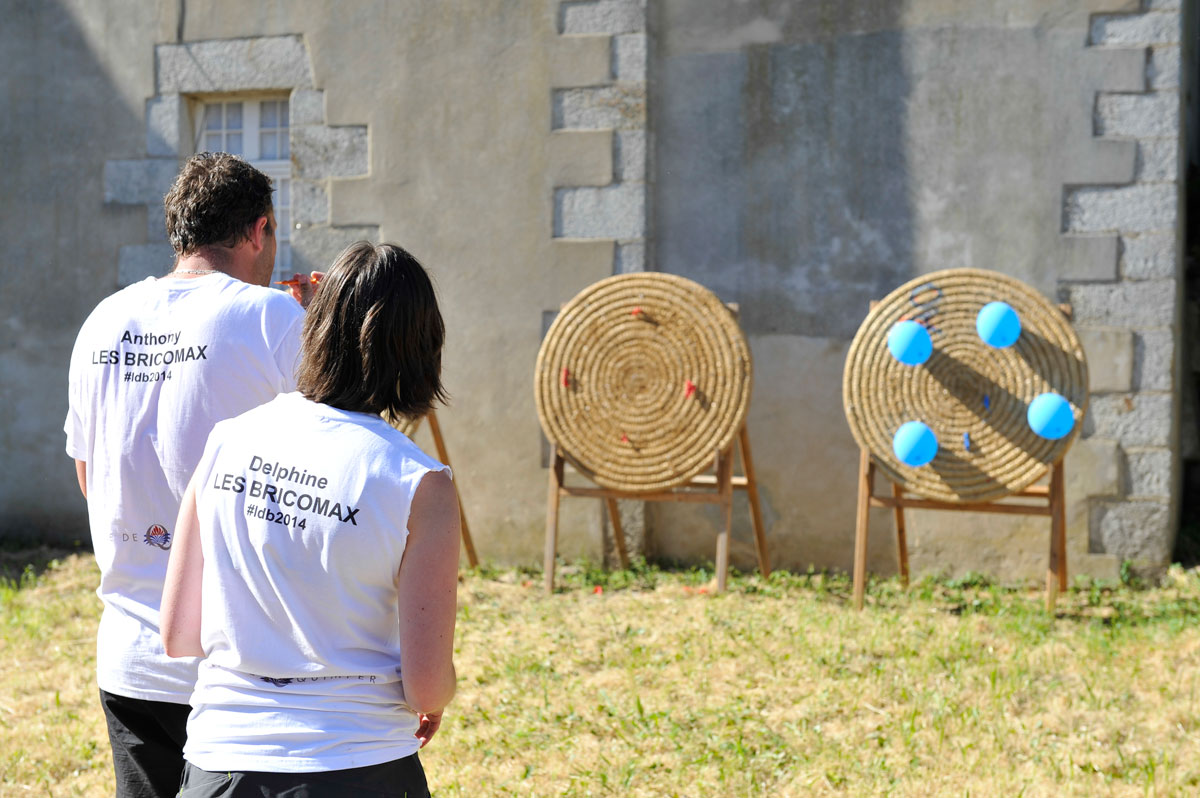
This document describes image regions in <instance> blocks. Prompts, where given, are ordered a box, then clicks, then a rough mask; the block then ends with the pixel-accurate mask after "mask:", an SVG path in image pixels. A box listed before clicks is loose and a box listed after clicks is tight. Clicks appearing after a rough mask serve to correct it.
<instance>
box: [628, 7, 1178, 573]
mask: <svg viewBox="0 0 1200 798" xmlns="http://www.w3.org/2000/svg"><path fill="white" fill-rule="evenodd" d="M1150 5H1151V6H1152V7H1153V8H1151V9H1149V11H1148V12H1147V13H1144V14H1141V13H1139V14H1126V13H1123V12H1131V11H1139V8H1138V5H1137V3H1135V2H1122V1H1121V0H1110V1H1109V2H1104V0H1090V1H1089V2H1087V3H1079V2H1073V1H1072V0H1057V1H1056V2H1032V0H1030V2H1018V3H990V2H983V1H982V0H980V1H979V2H967V3H960V2H945V1H944V0H912V1H911V2H907V3H892V2H882V1H873V0H852V1H851V2H839V1H835V0H820V1H818V2H813V3H803V4H796V3H785V2H782V1H779V2H765V3H755V4H729V3H719V2H696V1H694V0H692V1H688V0H667V2H665V3H663V4H662V5H661V6H659V7H658V15H657V18H656V19H655V20H654V21H653V23H652V24H653V28H654V29H655V30H658V31H659V32H660V36H659V39H658V42H657V47H656V49H655V51H654V52H655V53H656V56H655V58H654V59H653V61H652V75H653V76H654V79H653V81H652V85H653V86H654V89H653V91H652V93H651V105H650V108H651V128H652V130H653V131H654V135H655V141H656V150H655V156H656V157H655V163H656V169H655V174H654V180H655V199H654V215H655V222H656V240H655V246H656V251H657V254H658V262H657V268H659V269H662V270H664V271H669V272H675V273H679V274H683V275H686V276H689V277H692V278H693V279H697V280H699V281H700V282H702V283H705V284H706V285H709V286H710V287H712V288H713V289H714V290H715V291H717V293H718V294H719V295H720V296H721V297H722V298H723V299H725V300H727V301H736V302H738V303H739V304H740V306H741V311H742V319H743V323H744V326H745V328H746V330H747V332H748V333H749V334H750V338H751V346H752V349H753V352H754V357H755V373H756V382H755V391H754V400H753V404H752V407H751V414H750V435H751V438H752V441H753V444H754V446H755V447H756V448H755V451H754V454H755V460H756V463H755V465H756V467H757V470H758V472H759V474H760V475H761V479H762V481H763V483H764V484H763V488H764V500H765V503H766V507H765V511H766V514H767V519H768V526H769V540H770V545H771V547H772V550H773V558H774V560H775V561H776V562H777V563H778V564H780V565H786V566H792V567H796V566H800V567H803V566H804V565H806V564H808V563H812V564H815V565H817V566H819V567H820V566H833V567H840V568H845V567H848V566H849V564H850V558H851V545H850V542H851V540H852V537H853V522H854V502H855V472H856V466H857V452H856V450H855V444H854V442H853V439H852V438H851V436H850V433H849V431H848V429H847V426H846V422H845V419H844V416H843V414H842V410H841V378H842V368H843V364H844V361H845V356H846V352H847V347H848V345H849V340H850V338H851V337H852V336H853V334H854V332H855V330H856V329H857V327H858V325H859V323H860V322H861V321H862V319H863V317H864V315H865V313H866V311H867V305H868V302H869V301H870V300H871V299H873V298H877V297H880V296H882V295H883V294H885V293H887V292H888V291H890V290H891V289H892V288H894V287H895V286H896V285H898V284H899V283H901V282H903V281H905V280H906V279H908V278H910V277H912V276H915V275H917V274H921V273H925V272H929V271H934V270H937V269H942V268H949V267H977V268H987V269H996V270H999V271H1002V272H1005V273H1008V274H1011V275H1013V276H1016V277H1018V278H1020V279H1023V280H1025V281H1027V282H1029V283H1031V284H1032V285H1033V286H1035V287H1036V288H1038V289H1039V290H1041V291H1042V292H1043V293H1044V294H1045V295H1046V296H1047V297H1049V298H1050V299H1052V300H1054V301H1060V300H1064V299H1065V300H1070V301H1073V302H1074V303H1075V304H1076V305H1077V318H1078V320H1079V327H1080V332H1081V336H1082V337H1083V338H1084V340H1085V346H1086V348H1087V350H1088V354H1089V357H1090V359H1091V370H1092V375H1093V385H1092V388H1093V391H1094V392H1095V395H1094V399H1093V407H1092V410H1091V412H1090V413H1089V416H1088V418H1087V420H1086V422H1085V439H1084V440H1082V441H1080V442H1079V443H1078V444H1077V445H1076V446H1075V447H1074V449H1073V450H1072V452H1071V453H1070V455H1069V457H1068V460H1067V469H1068V502H1069V509H1068V515H1069V518H1068V524H1069V536H1068V537H1069V539H1068V551H1069V555H1070V567H1071V570H1072V572H1073V573H1081V572H1082V573H1095V574H1098V575H1104V576H1112V575H1114V574H1115V573H1116V569H1117V567H1118V565H1119V561H1120V559H1122V558H1130V559H1134V560H1136V561H1139V562H1140V563H1142V564H1146V565H1151V566H1154V565H1159V564H1161V563H1163V562H1165V561H1166V560H1167V558H1168V557H1169V556H1170V546H1171V540H1170V537H1171V530H1172V529H1173V526H1172V524H1173V512H1174V510H1173V507H1172V505H1171V500H1170V497H1171V496H1172V495H1174V493H1173V491H1174V490H1175V489H1174V487H1173V486H1174V482H1175V473H1176V466H1175V464H1174V452H1173V449H1172V445H1173V444H1172V441H1173V438H1172V437H1171V433H1172V429H1173V427H1172V424H1173V417H1174V412H1175V411H1174V407H1175V403H1176V400H1175V396H1176V394H1175V393H1174V383H1173V382H1172V379H1173V378H1172V368H1173V362H1174V360H1173V341H1174V340H1176V339H1175V338H1174V336H1176V335H1178V323H1177V315H1176V313H1175V299H1174V297H1175V294H1176V283H1177V268H1178V267H1177V261H1178V253H1177V248H1176V244H1175V241H1174V238H1173V230H1174V228H1175V224H1176V202H1177V198H1176V194H1177V176H1176V166H1175V165H1176V160H1175V155H1176V153H1175V150H1176V148H1177V146H1178V127H1177V118H1178V114H1177V112H1176V111H1173V110H1172V109H1173V105H1174V106H1177V105H1178V96H1177V89H1176V87H1177V86H1178V69H1179V67H1178V64H1179V59H1178V46H1177V45H1178V41H1179V39H1178V35H1177V34H1178V22H1179V16H1180V12H1179V8H1178V5H1179V4H1178V2H1173V1H1172V0H1155V2H1152V3H1150ZM1119 12H1122V13H1119ZM1148 46H1150V47H1151V48H1152V49H1150V50H1149V51H1148V50H1147V47H1148ZM1093 112H1095V115H1093ZM1129 125H1133V127H1128V126H1129ZM1137 125H1140V127H1139V126H1137ZM1151 319H1153V321H1151ZM881 487H882V483H881ZM650 513H651V522H650V525H651V528H652V529H653V540H654V542H655V544H656V549H657V550H658V551H659V553H661V554H664V555H666V556H669V557H677V558H684V559H698V558H706V557H711V551H712V545H713V544H712V541H713V533H714V531H715V527H716V520H717V519H716V516H715V514H714V513H707V514H706V513H704V512H703V511H695V510H691V509H688V508H678V507H662V506H659V507H654V508H653V509H652V510H651V511H650ZM684 530H688V531H687V532H684ZM749 530H750V528H749V523H748V520H747V518H746V513H745V510H744V508H742V507H739V508H738V509H737V512H736V513H735V541H734V547H733V551H734V555H735V561H739V562H740V563H741V564H742V565H743V566H744V567H753V556H752V547H751V537H750V531H749ZM890 538H891V524H890V517H889V516H887V515H886V514H885V513H884V512H883V511H877V514H875V515H873V518H872V546H871V556H870V567H871V568H872V570H878V571H891V570H893V569H894V559H893V557H894V546H893V545H892V544H891V543H890V542H889V540H890ZM909 543H910V552H911V556H912V562H913V566H914V568H915V569H917V570H918V571H922V570H933V571H947V572H955V573H961V572H964V571H967V570H980V571H984V572H987V573H990V574H993V575H996V576H998V577H1001V578H1025V577H1032V576H1036V575H1040V574H1041V573H1042V572H1043V571H1044V568H1045V560H1046V551H1047V548H1048V529H1047V524H1046V522H1045V521H1044V520H1033V519H1030V520H1013V519H1011V518H1003V517H996V516H977V515H976V516H961V515H958V514H935V513H928V512H926V513H912V518H911V519H910V525H909Z"/></svg>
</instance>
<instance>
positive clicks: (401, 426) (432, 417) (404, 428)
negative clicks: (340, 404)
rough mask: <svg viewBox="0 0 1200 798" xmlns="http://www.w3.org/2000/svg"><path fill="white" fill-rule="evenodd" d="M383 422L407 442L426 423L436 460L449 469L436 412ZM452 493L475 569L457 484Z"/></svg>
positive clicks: (473, 550)
mask: <svg viewBox="0 0 1200 798" xmlns="http://www.w3.org/2000/svg"><path fill="white" fill-rule="evenodd" d="M384 420H385V421H387V422H388V423H389V424H391V425H392V426H393V427H395V428H396V429H398V430H400V431H401V432H403V433H404V435H405V437H407V438H408V439H409V440H412V438H413V436H414V435H416V434H417V430H418V429H420V428H421V422H422V421H428V422H429V434H430V436H431V437H432V438H433V446H434V448H435V449H436V450H437V456H438V460H439V461H441V463H442V464H443V465H445V466H446V467H448V468H449V467H450V454H449V453H448V452H447V451H446V441H445V439H444V438H443V437H442V426H441V424H439V423H438V417H437V411H434V410H430V411H429V412H428V413H426V414H425V415H424V416H422V417H421V418H417V419H413V420H409V419H403V418H401V419H397V418H390V417H389V416H388V415H386V414H385V415H384ZM454 493H455V495H456V496H457V497H458V520H459V525H460V526H461V527H462V543H463V550H464V551H465V552H466V554H467V564H468V565H470V566H471V567H472V568H475V567H478V565H479V558H478V557H477V556H475V543H474V542H473V541H472V540H471V529H470V527H468V526H467V513H466V510H464V509H463V503H462V494H461V493H460V492H459V490H458V485H457V484H455V486H454Z"/></svg>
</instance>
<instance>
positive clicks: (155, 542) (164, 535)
mask: <svg viewBox="0 0 1200 798" xmlns="http://www.w3.org/2000/svg"><path fill="white" fill-rule="evenodd" d="M146 543H147V544H148V545H151V546H156V547H158V548H160V549H162V550H163V551H166V550H167V549H169V548H171V533H170V532H168V531H167V528H166V527H165V526H163V525H162V524H151V525H150V528H149V529H147V530H146Z"/></svg>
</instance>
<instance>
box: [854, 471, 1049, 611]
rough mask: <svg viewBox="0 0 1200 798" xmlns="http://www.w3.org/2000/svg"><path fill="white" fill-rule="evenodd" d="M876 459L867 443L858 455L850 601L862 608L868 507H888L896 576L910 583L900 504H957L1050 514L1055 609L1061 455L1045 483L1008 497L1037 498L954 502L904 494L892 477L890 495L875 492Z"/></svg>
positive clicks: (962, 509)
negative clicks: (892, 521) (891, 516)
mask: <svg viewBox="0 0 1200 798" xmlns="http://www.w3.org/2000/svg"><path fill="white" fill-rule="evenodd" d="M875 471H876V468H875V461H874V460H872V459H871V454H870V452H868V451H867V450H866V449H861V450H860V452H859V459H858V513H857V518H856V522H855V529H854V606H855V608H856V609H860V610H861V609H862V608H863V596H864V594H865V593H866V581H867V520H868V518H867V516H868V510H869V509H870V508H871V507H890V508H892V511H893V512H894V513H895V518H896V556H897V558H898V560H899V562H898V566H899V570H900V579H901V581H902V583H903V584H904V586H905V587H908V540H907V537H906V533H905V525H904V509H905V508H910V509H914V510H918V509H919V510H958V511H959V512H972V513H1003V514H1006V515H1041V516H1049V517H1050V558H1049V562H1048V563H1047V566H1046V611H1047V612H1054V602H1055V599H1056V596H1057V593H1058V591H1060V590H1066V589H1067V504H1066V498H1065V495H1064V494H1065V491H1064V482H1065V480H1064V477H1063V464H1062V460H1059V461H1058V462H1057V463H1055V464H1054V465H1053V466H1051V467H1050V484H1049V485H1031V486H1029V487H1028V488H1026V489H1025V490H1023V491H1021V492H1020V493H1016V494H1013V495H1012V496H1011V497H1007V498H1009V499H1018V500H1020V499H1036V500H1037V501H1036V502H1033V503H1026V502H1021V501H1017V502H1010V501H1007V500H1004V501H1000V500H998V501H990V502H967V503H962V504H956V503H953V502H945V501H940V500H937V499H925V498H917V497H913V496H905V495H904V494H905V491H904V488H903V487H901V486H900V485H898V484H896V483H894V482H893V483H892V495H891V496H876V495H875Z"/></svg>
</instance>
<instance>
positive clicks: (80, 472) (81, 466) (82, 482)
mask: <svg viewBox="0 0 1200 798" xmlns="http://www.w3.org/2000/svg"><path fill="white" fill-rule="evenodd" d="M75 478H76V479H78V480H79V492H80V493H82V494H83V498H85V499H86V498H87V463H85V462H84V461H82V460H76V461H75Z"/></svg>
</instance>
